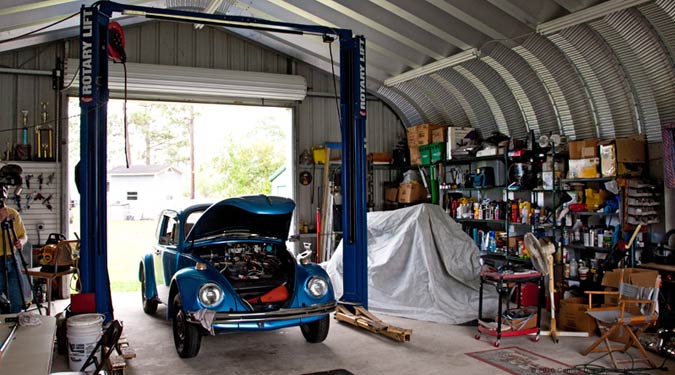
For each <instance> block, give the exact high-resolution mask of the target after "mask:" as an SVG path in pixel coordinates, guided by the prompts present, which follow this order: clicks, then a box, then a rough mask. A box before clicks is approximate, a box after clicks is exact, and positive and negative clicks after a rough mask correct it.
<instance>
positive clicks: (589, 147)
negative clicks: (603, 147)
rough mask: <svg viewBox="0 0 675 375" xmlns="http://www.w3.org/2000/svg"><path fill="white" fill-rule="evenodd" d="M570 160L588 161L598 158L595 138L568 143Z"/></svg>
mask: <svg viewBox="0 0 675 375" xmlns="http://www.w3.org/2000/svg"><path fill="white" fill-rule="evenodd" d="M569 150H570V159H589V158H597V157H598V140H597V139H595V138H591V139H582V140H579V141H570V143H569Z"/></svg>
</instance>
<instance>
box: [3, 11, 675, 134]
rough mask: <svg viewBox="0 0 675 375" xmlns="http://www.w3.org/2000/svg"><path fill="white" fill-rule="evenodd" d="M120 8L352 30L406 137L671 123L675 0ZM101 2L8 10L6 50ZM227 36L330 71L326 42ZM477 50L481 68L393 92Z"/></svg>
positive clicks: (62, 33) (375, 89) (463, 68)
mask: <svg viewBox="0 0 675 375" xmlns="http://www.w3.org/2000/svg"><path fill="white" fill-rule="evenodd" d="M118 1H120V2H133V3H134V4H140V5H146V6H156V7H169V8H181V9H190V10H196V11H203V10H205V9H213V11H214V12H215V13H220V14H229V15H241V16H253V17H260V18H267V19H274V20H280V21H287V22H295V23H305V24H320V25H325V26H335V27H341V28H350V29H352V30H353V31H354V32H355V33H357V34H363V35H365V37H366V40H367V56H368V66H367V73H368V89H369V91H370V92H371V93H374V94H375V95H377V96H379V97H380V98H382V99H383V100H384V101H386V102H387V103H389V104H391V105H392V106H393V107H394V110H395V112H396V113H397V114H399V115H400V116H401V117H402V121H403V122H404V123H405V124H407V125H415V124H417V123H420V122H439V123H447V124H450V125H455V126H473V127H476V128H478V129H482V130H483V131H484V132H488V133H489V132H492V131H496V130H499V131H502V132H504V133H507V134H511V135H513V136H516V137H522V136H523V135H524V134H525V132H526V131H528V130H534V131H535V132H540V133H551V132H559V133H564V134H566V135H568V136H569V137H570V138H585V137H596V136H599V137H606V138H611V137H615V136H626V135H631V134H634V133H642V134H645V135H646V136H647V139H648V140H649V141H650V142H659V141H660V140H661V128H662V126H663V124H665V123H667V122H670V121H674V120H675V89H674V87H675V72H674V71H673V66H674V65H673V60H674V55H673V54H674V53H675V0H605V1H603V0H580V1H579V0H575V1H569V0H538V1H522V0H425V1H422V0H420V1H409V0H368V1H366V0H364V1H350V0H316V1H305V0H246V1H243V0H118ZM93 2H94V1H93V0H85V1H75V0H63V1H52V0H41V1H34V0H8V1H5V2H3V5H0V25H2V26H0V40H6V39H9V38H14V37H18V36H21V35H22V34H24V33H26V32H28V31H32V30H34V29H36V28H38V27H40V26H42V25H45V24H48V23H49V22H53V21H54V20H58V19H60V18H62V17H63V16H66V15H68V14H71V13H74V12H77V11H78V10H79V7H80V5H81V4H91V3H93ZM120 19H121V21H122V22H123V23H126V24H129V23H133V22H142V21H144V19H142V18H131V17H128V16H124V17H120ZM77 23H78V20H77V19H76V18H75V19H72V20H69V21H67V22H64V23H62V24H59V25H57V26H55V27H53V28H49V29H47V30H44V31H40V32H36V33H34V34H31V35H30V36H27V37H25V38H18V39H17V40H12V41H10V42H5V43H0V52H2V51H6V50H12V49H17V48H21V47H25V46H27V45H32V44H38V43H44V42H48V41H53V40H58V39H62V38H65V37H69V36H75V35H77V32H78V31H77ZM232 31H233V32H235V33H238V34H240V35H243V36H245V37H247V38H251V39H253V40H255V41H256V42H259V43H262V44H267V45H269V46H271V47H272V48H275V49H277V50H279V51H281V52H285V53H287V54H288V55H289V56H293V57H294V58H297V59H299V60H302V61H305V62H307V63H309V64H312V65H314V66H317V67H319V68H321V69H324V70H325V71H328V72H330V71H331V63H332V62H331V59H330V56H329V53H328V47H327V46H326V45H325V44H324V43H323V42H322V40H321V38H319V37H309V38H308V37H299V36H294V35H278V34H273V33H269V32H259V31H255V32H254V31H251V30H242V29H239V30H238V29H232ZM472 49H475V51H476V52H477V57H475V58H474V59H473V60H472V61H460V62H457V63H455V64H449V65H446V66H444V67H442V68H441V69H440V70H438V71H432V72H427V73H425V74H424V75H422V76H419V77H415V78H414V79H411V80H408V81H406V82H395V83H391V82H392V81H391V80H392V78H394V79H395V78H396V77H398V76H399V75H400V74H402V73H406V72H414V71H415V69H417V68H420V67H425V66H428V65H429V64H431V63H437V62H439V61H444V60H445V59H448V58H451V59H452V58H453V56H456V55H457V54H458V53H460V52H462V51H468V50H472ZM333 63H334V64H335V65H339V62H333ZM336 71H339V70H336ZM385 82H389V84H386V83H385ZM486 135H489V134H486Z"/></svg>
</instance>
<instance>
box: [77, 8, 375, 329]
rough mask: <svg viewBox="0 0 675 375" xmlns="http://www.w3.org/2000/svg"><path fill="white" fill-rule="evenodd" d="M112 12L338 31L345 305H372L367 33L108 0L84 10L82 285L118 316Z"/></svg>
mask: <svg viewBox="0 0 675 375" xmlns="http://www.w3.org/2000/svg"><path fill="white" fill-rule="evenodd" d="M114 12H118V13H124V14H127V15H137V16H143V17H147V18H152V19H160V20H168V21H174V22H188V23H203V24H210V25H217V26H227V27H236V28H249V29H257V30H265V31H275V32H281V33H292V34H303V33H310V34H317V35H336V36H337V37H338V38H339V42H340V111H341V118H340V127H341V131H342V189H343V197H344V200H343V202H344V203H343V214H342V227H343V232H344V234H343V246H344V247H343V249H344V255H343V257H344V258H343V262H344V267H343V270H344V271H343V272H344V294H343V296H342V298H341V301H342V302H344V303H346V304H348V305H356V306H363V307H364V308H367V307H368V278H367V237H366V236H367V231H366V228H367V227H366V210H367V207H366V113H367V112H366V56H365V38H364V37H363V36H358V35H353V34H352V31H351V30H347V29H335V28H331V27H325V26H314V25H302V24H293V23H286V22H276V21H270V20H264V19H259V18H253V17H239V16H222V15H215V14H202V13H197V12H187V11H180V10H173V9H163V8H149V7H141V6H134V5H126V4H118V3H114V2H109V1H101V2H97V3H95V5H94V6H92V7H84V6H83V7H82V10H81V12H80V109H81V115H80V131H81V138H80V140H81V155H80V157H81V162H80V163H81V173H80V175H81V181H82V192H81V204H82V205H81V208H80V214H81V229H80V230H81V250H80V266H81V279H82V291H83V292H85V293H95V295H96V311H97V312H99V313H102V314H104V315H105V316H106V320H110V319H112V317H113V312H112V311H113V307H112V301H111V296H110V279H109V276H108V265H107V256H108V255H107V229H106V228H107V210H106V204H107V199H106V190H107V189H106V159H107V150H106V142H107V131H106V130H107V106H108V54H107V41H108V24H109V22H110V18H111V16H112V14H113V13H114Z"/></svg>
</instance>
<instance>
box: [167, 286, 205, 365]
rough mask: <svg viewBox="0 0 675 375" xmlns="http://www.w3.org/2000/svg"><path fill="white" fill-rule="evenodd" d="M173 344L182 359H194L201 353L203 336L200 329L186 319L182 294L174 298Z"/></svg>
mask: <svg viewBox="0 0 675 375" xmlns="http://www.w3.org/2000/svg"><path fill="white" fill-rule="evenodd" d="M172 315H173V342H174V344H175V345H176V351H177V352H178V355H179V356H180V357H181V358H192V357H195V356H196V355H197V353H199V347H200V346H201V342H202V335H201V333H200V332H199V327H197V326H196V325H194V324H192V323H189V322H188V321H187V319H186V316H185V312H184V311H183V306H182V305H181V303H180V294H176V296H175V297H174V298H173V306H172Z"/></svg>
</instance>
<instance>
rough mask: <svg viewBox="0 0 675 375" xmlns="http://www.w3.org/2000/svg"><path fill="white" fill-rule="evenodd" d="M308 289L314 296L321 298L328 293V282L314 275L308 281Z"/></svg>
mask: <svg viewBox="0 0 675 375" xmlns="http://www.w3.org/2000/svg"><path fill="white" fill-rule="evenodd" d="M307 290H309V294H311V295H312V297H315V298H321V297H323V296H325V295H326V293H328V283H327V282H326V280H324V279H322V278H320V277H317V276H314V277H312V278H311V279H309V281H308V282H307Z"/></svg>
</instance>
